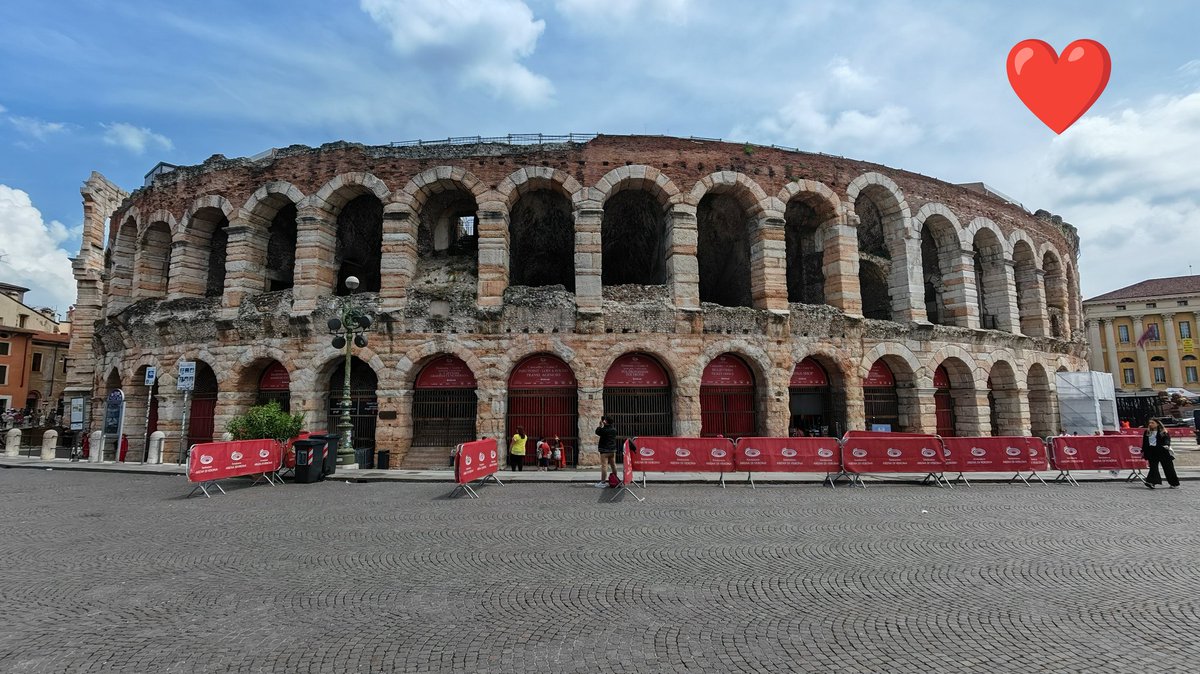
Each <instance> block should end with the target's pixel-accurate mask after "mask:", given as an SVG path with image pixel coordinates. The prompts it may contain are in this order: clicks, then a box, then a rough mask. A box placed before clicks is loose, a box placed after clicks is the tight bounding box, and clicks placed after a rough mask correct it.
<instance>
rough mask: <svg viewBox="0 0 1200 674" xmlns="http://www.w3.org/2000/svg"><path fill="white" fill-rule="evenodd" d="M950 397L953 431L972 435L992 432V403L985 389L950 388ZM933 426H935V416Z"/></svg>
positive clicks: (983, 435)
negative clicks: (951, 401)
mask: <svg viewBox="0 0 1200 674" xmlns="http://www.w3.org/2000/svg"><path fill="white" fill-rule="evenodd" d="M950 397H951V399H952V400H953V401H954V426H955V428H954V432H956V433H958V434H959V435H961V436H973V437H987V436H990V435H991V434H992V405H991V402H990V401H989V400H988V391H987V389H983V390H982V391H977V390H974V389H950ZM997 402H999V401H997ZM934 428H937V419H936V418H935V419H934Z"/></svg>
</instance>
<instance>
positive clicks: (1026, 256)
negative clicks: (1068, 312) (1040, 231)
mask: <svg viewBox="0 0 1200 674" xmlns="http://www.w3.org/2000/svg"><path fill="white" fill-rule="evenodd" d="M1010 243H1011V246H1012V259H1013V285H1014V287H1015V288H1014V289H1015V294H1016V302H1017V316H1018V319H1019V321H1020V328H1021V333H1022V334H1024V335H1028V336H1030V337H1042V336H1045V334H1046V306H1045V302H1044V301H1043V297H1044V290H1043V287H1042V271H1041V261H1040V260H1039V259H1038V256H1037V253H1035V252H1034V251H1035V250H1037V247H1036V246H1035V245H1034V243H1033V241H1032V240H1031V239H1030V238H1029V235H1028V234H1026V233H1025V232H1014V236H1013V237H1012V238H1011V239H1010Z"/></svg>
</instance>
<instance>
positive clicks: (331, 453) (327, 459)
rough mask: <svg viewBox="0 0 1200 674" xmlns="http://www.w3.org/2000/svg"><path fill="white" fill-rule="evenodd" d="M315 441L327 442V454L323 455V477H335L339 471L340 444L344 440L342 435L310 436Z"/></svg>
mask: <svg viewBox="0 0 1200 674" xmlns="http://www.w3.org/2000/svg"><path fill="white" fill-rule="evenodd" d="M309 437H310V438H312V439H313V440H323V441H325V454H323V456H324V459H323V462H322V463H323V464H324V469H323V470H322V472H321V477H325V476H327V475H333V473H334V471H336V470H337V450H338V442H339V441H341V439H342V434H341V433H330V434H329V435H310V436H309Z"/></svg>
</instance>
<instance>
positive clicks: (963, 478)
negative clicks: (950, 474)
mask: <svg viewBox="0 0 1200 674" xmlns="http://www.w3.org/2000/svg"><path fill="white" fill-rule="evenodd" d="M959 480H962V481H963V484H965V485H967V486H968V487H970V486H971V481H970V480H968V479H967V476H966V474H964V473H962V472H961V471H960V472H959V474H958V477H956V478H954V481H955V482H958V481H959Z"/></svg>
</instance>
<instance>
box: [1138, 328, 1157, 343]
mask: <svg viewBox="0 0 1200 674" xmlns="http://www.w3.org/2000/svg"><path fill="white" fill-rule="evenodd" d="M1151 340H1153V341H1155V342H1157V341H1158V323H1151V324H1150V325H1149V326H1148V327H1147V328H1146V331H1145V332H1143V333H1142V336H1141V337H1138V341H1137V346H1138V348H1139V349H1141V348H1143V347H1145V345H1146V342H1149V341H1151Z"/></svg>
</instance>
